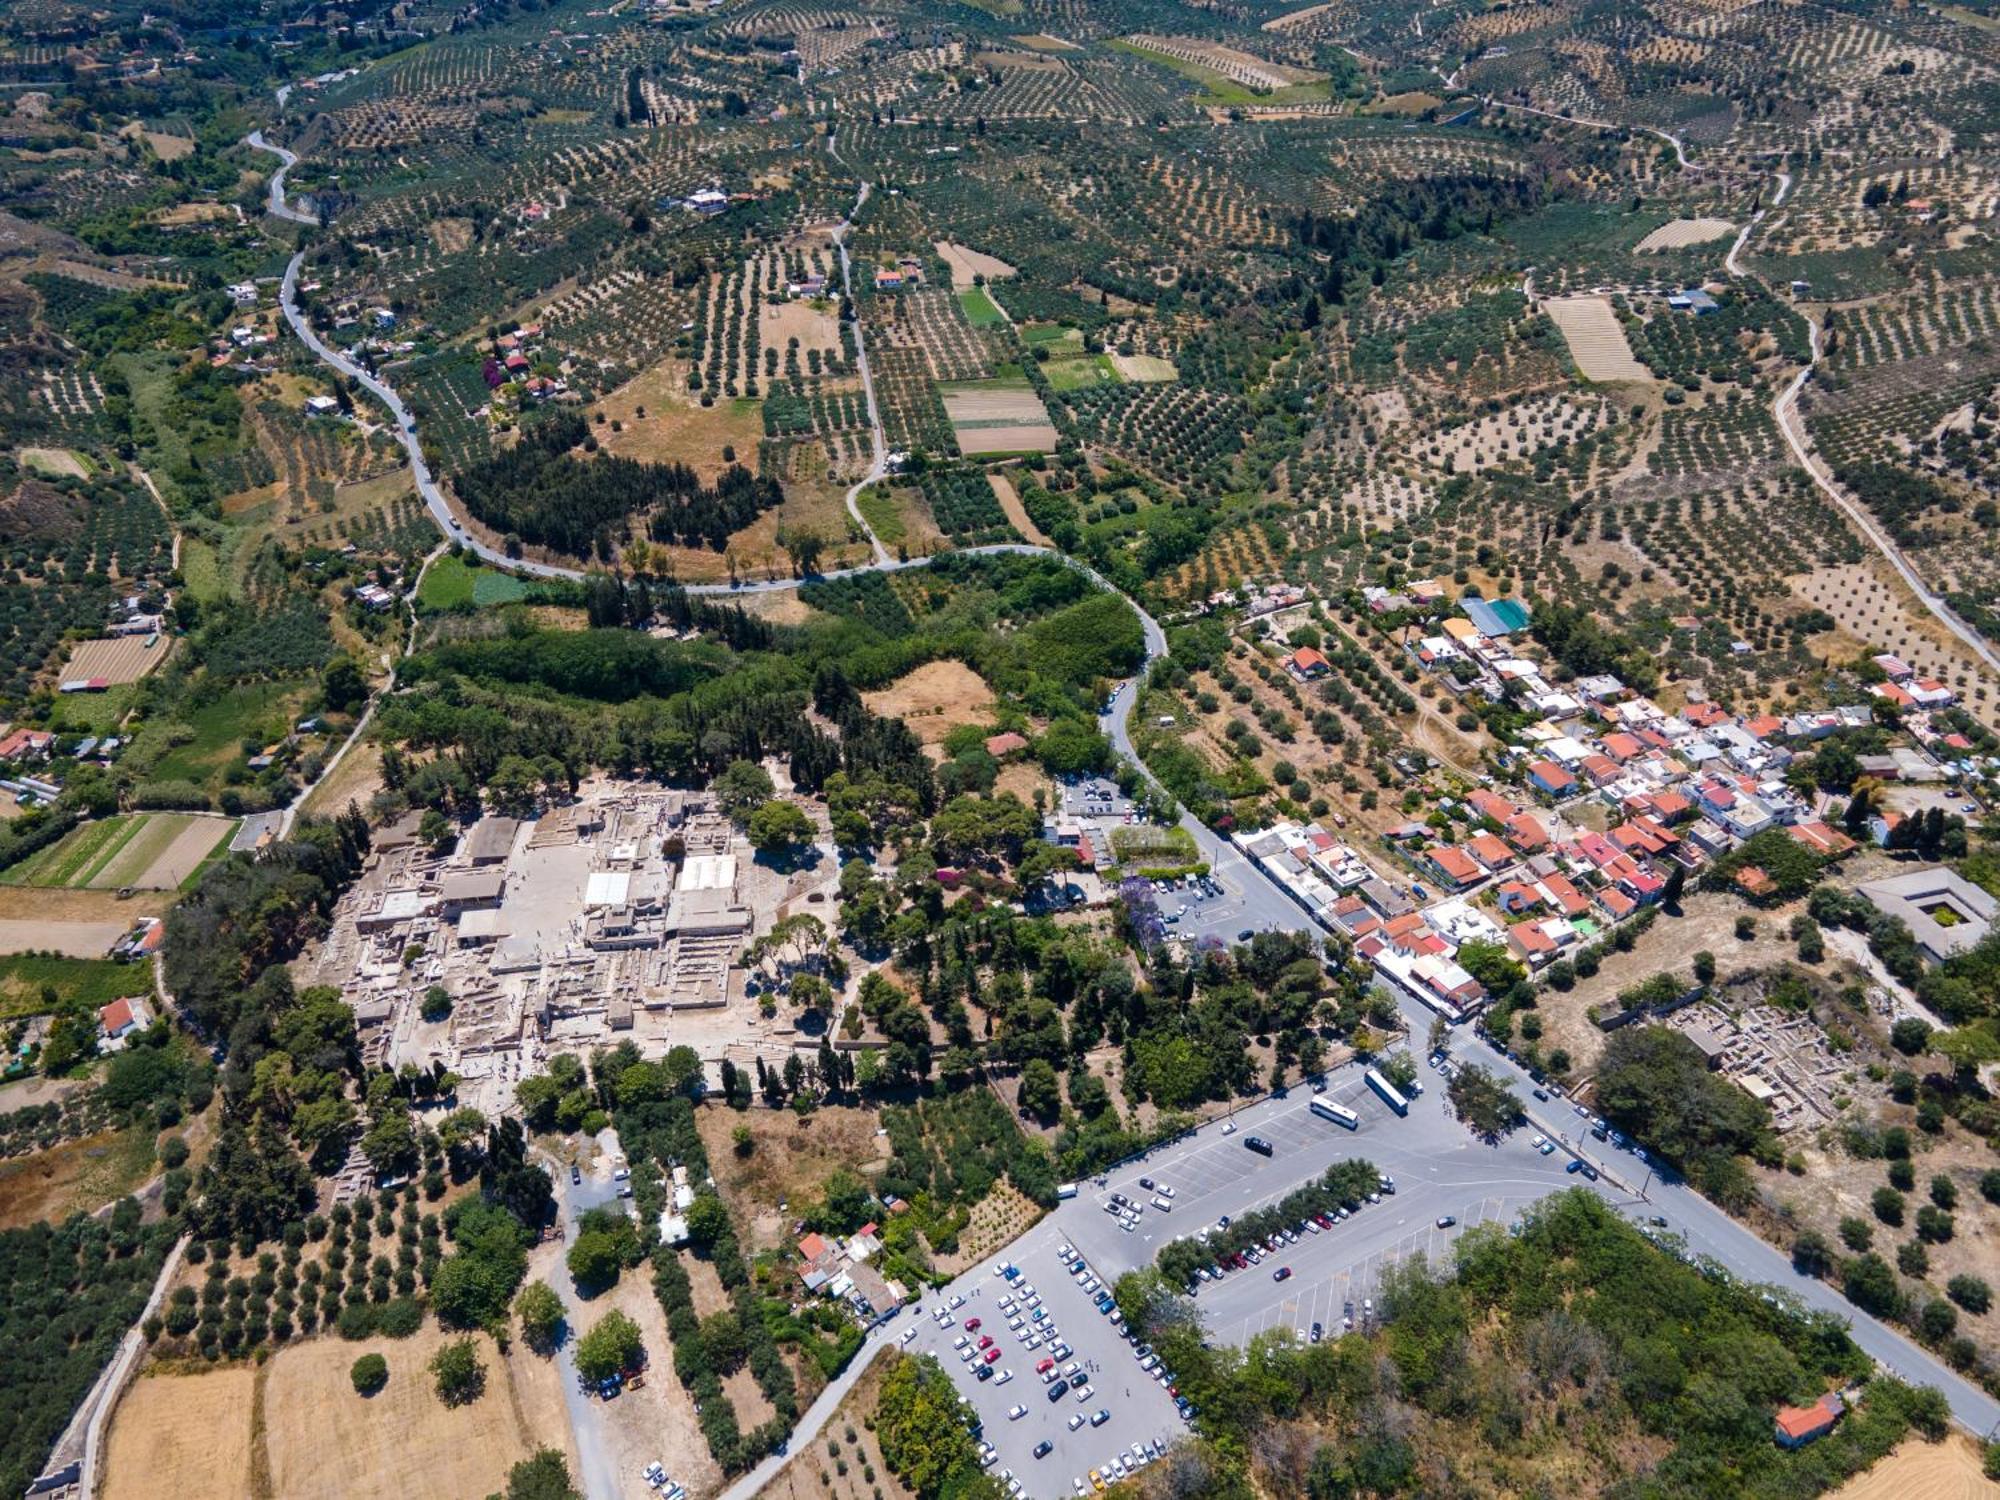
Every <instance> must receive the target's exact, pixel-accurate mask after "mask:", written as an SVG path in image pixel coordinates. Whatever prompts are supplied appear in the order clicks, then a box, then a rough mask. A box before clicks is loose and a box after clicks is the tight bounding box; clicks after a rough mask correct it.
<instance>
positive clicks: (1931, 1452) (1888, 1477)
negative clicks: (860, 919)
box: [766, 1392, 2000, 1500]
mask: <svg viewBox="0 0 2000 1500" xmlns="http://www.w3.org/2000/svg"><path fill="white" fill-rule="evenodd" d="M857 1394H858V1392H857ZM1979 1464H1980V1458H1979V1445H1978V1444H1977V1443H1975V1442H1973V1441H1972V1439H1971V1438H1969V1437H1967V1436H1965V1434H1964V1433H1960V1432H1954V1433H1952V1434H1951V1435H1950V1436H1949V1437H1947V1438H1946V1439H1945V1440H1944V1441H1943V1442H1941V1443H1925V1442H1920V1441H1918V1440H1917V1439H1915V1438H1911V1439H1910V1440H1909V1441H1907V1442H1905V1443H1902V1444H1900V1445H1899V1446H1898V1447H1896V1448H1895V1449H1894V1450H1892V1451H1891V1452H1890V1454H1889V1456H1888V1457H1887V1458H1885V1459H1883V1460H1882V1461H1881V1462H1880V1463H1878V1464H1877V1465H1875V1467H1874V1468H1872V1469H1870V1470H1868V1472H1867V1473H1865V1474H1857V1475H1855V1476H1854V1477H1853V1478H1852V1479H1850V1480H1848V1481H1847V1483H1846V1484H1843V1485H1842V1486H1841V1487H1840V1488H1839V1489H1837V1490H1834V1491H1832V1492H1831V1493H1830V1494H1829V1495H1828V1496H1827V1500H1992V1497H1993V1496H1995V1495H2000V1485H1996V1484H1994V1482H1993V1481H1992V1480H1990V1479H1988V1478H1986V1477H1985V1475H1984V1474H1982V1473H1981V1472H1980V1467H1979ZM766 1493H769V1492H768V1491H767V1492H766Z"/></svg>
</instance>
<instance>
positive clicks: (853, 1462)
mask: <svg viewBox="0 0 2000 1500" xmlns="http://www.w3.org/2000/svg"><path fill="white" fill-rule="evenodd" d="M895 1361H896V1356H895V1355H893V1354H891V1355H886V1356H882V1357H878V1358H877V1359H876V1361H875V1362H874V1363H873V1364H871V1365H870V1366H869V1367H868V1368H867V1369H866V1370H864V1371H862V1373H861V1376H860V1378H859V1379H858V1380H856V1381H855V1383H854V1389H853V1390H851V1391H849V1392H848V1393H847V1399H846V1400H845V1401H843V1402H841V1403H840V1407H839V1409H838V1410H837V1411H835V1412H834V1414H833V1417H832V1419H831V1420H830V1421H829V1422H828V1423H827V1424H826V1426H825V1427H823V1428H822V1429H821V1430H820V1434H819V1436H818V1437H816V1438H814V1439H813V1441H812V1445H811V1446H810V1447H807V1448H801V1449H800V1450H799V1451H798V1452H797V1453H795V1454H794V1455H793V1456H792V1461H791V1462H790V1463H788V1464H786V1465H785V1466H784V1468H782V1469H780V1470H779V1471H778V1472H777V1473H776V1474H775V1475H773V1476H772V1478H771V1482H770V1483H769V1484H767V1485H765V1486H764V1488H763V1491H762V1492H761V1494H760V1495H759V1497H758V1500H874V1495H875V1491H876V1489H877V1488H878V1487H880V1486H882V1485H883V1484H884V1483H887V1484H889V1485H893V1486H894V1488H895V1491H896V1492H897V1493H900V1492H901V1486H900V1485H895V1481H894V1478H893V1476H890V1475H889V1466H888V1465H887V1464H885V1463H884V1462H883V1461H882V1448H881V1445H880V1444H879V1443H877V1442H876V1440H875V1434H874V1433H873V1432H872V1431H871V1430H869V1427H868V1425H867V1420H866V1419H867V1418H868V1417H869V1415H870V1414H872V1413H873V1412H874V1410H875V1403H876V1400H877V1399H878V1398H879V1397H880V1395H881V1392H882V1377H883V1376H884V1375H886V1374H887V1373H888V1372H889V1371H890V1370H891V1369H893V1368H894V1367H895ZM850 1434H852V1435H851V1436H850ZM836 1443H837V1444H839V1450H838V1451H837V1452H836V1451H835V1449H834V1447H833V1445H834V1444H836ZM842 1463H845V1464H846V1466H847V1472H846V1473H844V1474H843V1473H841V1472H840V1466H841V1464H842ZM867 1469H873V1470H874V1471H875V1474H876V1480H875V1482H874V1483H873V1484H871V1483H870V1482H869V1481H868V1480H867V1478H866V1477H865V1474H864V1472H863V1471H864V1470H867Z"/></svg>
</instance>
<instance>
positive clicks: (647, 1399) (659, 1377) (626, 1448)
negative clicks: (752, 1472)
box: [555, 1247, 722, 1496]
mask: <svg viewBox="0 0 2000 1500" xmlns="http://www.w3.org/2000/svg"><path fill="white" fill-rule="evenodd" d="M557 1248H559V1247H557ZM614 1307H615V1308H617V1309H618V1310H619V1311H620V1312H622V1313H624V1314H625V1315H626V1316H627V1317H628V1318H630V1319H631V1320H632V1321H633V1322H635V1323H637V1324H638V1325H639V1334H640V1337H641V1339H642V1340H643V1341H644V1343H645V1346H646V1383H645V1385H644V1386H643V1387H641V1388H640V1389H638V1390H636V1391H635V1390H631V1389H629V1388H628V1389H627V1390H626V1392H625V1394H624V1395H622V1396H620V1397H619V1398H618V1399H617V1400H616V1401H613V1402H611V1403H609V1404H608V1405H607V1406H606V1407H605V1409H604V1426H605V1429H606V1432H607V1434H608V1435H609V1437H610V1439H611V1445H612V1450H613V1456H614V1458H615V1460H616V1466H617V1469H618V1471H619V1472H620V1473H621V1474H638V1473H641V1472H643V1471H644V1469H645V1467H646V1465H647V1464H649V1463H652V1462H654V1461H655V1460H658V1461H659V1462H660V1463H661V1464H663V1465H665V1466H666V1470H667V1472H668V1473H669V1474H671V1475H672V1476H673V1477H674V1478H675V1479H676V1480H678V1481H679V1482H680V1483H682V1484H684V1485H686V1486H687V1487H688V1492H689V1493H690V1494H692V1495H696V1496H704V1495H712V1494H714V1493H715V1492H716V1491H717V1490H719V1489H721V1488H722V1470H721V1468H720V1467H719V1466H718V1465H717V1464H716V1462H715V1459H714V1457H713V1456H712V1455H711V1454H710V1453H709V1451H708V1441H707V1439H705V1438H704V1437H703V1436H702V1435H701V1419H700V1418H699V1417H697V1416H696V1415H695V1410H694V1398H693V1397H692V1396H690V1395H689V1394H688V1392H687V1387H686V1386H684V1385H682V1384H681V1383H680V1380H679V1379H678V1378H677V1377H676V1376H675V1374H674V1346H673V1340H672V1338H671V1337H670V1336H669V1335H668V1333H667V1317H666V1314H665V1313H664V1312H662V1311H661V1310H660V1299H659V1298H657V1297H655V1296H654V1295H653V1282H652V1277H651V1276H650V1275H649V1274H647V1273H646V1272H645V1271H644V1270H643V1269H642V1270H640V1271H635V1272H628V1273H627V1274H626V1275H624V1276H622V1277H620V1278H619V1281H618V1285H617V1286H616V1287H614V1288H612V1289H611V1290H610V1291H609V1292H607V1293H605V1294H604V1295H603V1296H602V1297H600V1298H598V1299H597V1301H596V1302H593V1303H592V1304H591V1312H590V1315H589V1321H592V1322H594V1321H595V1320H596V1319H597V1318H600V1317H602V1316H603V1315H604V1314H605V1313H606V1312H608V1311H610V1309H612V1308H614ZM555 1373H556V1376H557V1378H558V1379H560V1378H561V1371H560V1369H557V1370H556V1372H555ZM555 1399H556V1401H557V1402H558V1403H560V1401H561V1400H562V1396H561V1392H560V1391H558V1392H556V1394H555ZM570 1472H571V1473H572V1474H573V1473H575V1472H576V1470H575V1467H574V1465H572V1467H571V1470H570Z"/></svg>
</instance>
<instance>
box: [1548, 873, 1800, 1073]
mask: <svg viewBox="0 0 2000 1500" xmlns="http://www.w3.org/2000/svg"><path fill="white" fill-rule="evenodd" d="M1689 883H1690V885H1692V883H1693V882H1689ZM1683 910H1684V911H1685V913H1686V914H1685V915H1684V916H1679V917H1672V916H1668V915H1667V914H1666V913H1664V912H1662V913H1661V914H1660V916H1659V917H1658V918H1657V919H1656V920H1655V921H1654V923H1653V925H1652V927H1651V928H1649V929H1648V930H1647V931H1646V933H1645V934H1644V935H1643V936H1642V937H1640V939H1639V941H1638V942H1636V943H1634V944H1633V945H1632V950H1631V952H1629V953H1617V952H1613V953H1611V954H1609V955H1607V956H1606V957H1605V960H1604V963H1603V966H1602V967H1601V968H1599V969H1598V971H1597V972H1596V973H1595V974H1593V975H1591V976H1590V978H1588V979H1579V980H1578V981H1577V982H1576V987H1575V988H1574V989H1572V990H1571V991H1570V992H1569V993H1568V994H1564V993H1563V992H1562V991H1561V990H1555V989H1551V990H1548V991H1546V992H1545V993H1544V994H1543V995H1542V997H1541V1000H1540V1002H1539V1003H1538V1004H1537V1005H1536V1007H1535V1011H1536V1014H1537V1015H1539V1016H1540V1017H1541V1020H1542V1038H1541V1046H1542V1051H1543V1053H1544V1054H1545V1055H1546V1054H1547V1053H1548V1052H1550V1051H1552V1050H1553V1049H1555V1048H1557V1047H1565V1048H1567V1049H1569V1055H1570V1060H1571V1064H1572V1067H1573V1070H1574V1072H1575V1074H1576V1075H1577V1076H1578V1077H1582V1076H1585V1075H1587V1074H1589V1073H1592V1072H1594V1071H1595V1070H1596V1068H1597V1060H1598V1058H1599V1057H1601V1056H1602V1055H1603V1053H1604V1040H1605V1037H1606V1036H1607V1035H1608V1034H1609V1033H1607V1032H1603V1031H1600V1030H1598V1028H1597V1026H1596V1025H1595V1023H1593V1022H1592V1021H1591V1020H1590V1018H1589V1015H1588V1011H1589V1008H1590V1007H1591V1006H1593V1005H1595V1006H1596V1007H1597V1008H1598V1010H1599V1012H1600V1013H1609V1012H1611V1011H1614V1010H1616V1009H1617V1008H1618V1001H1617V997H1618V995H1619V994H1620V992H1622V991H1624V990H1628V989H1630V988H1632V986H1634V985H1636V984H1639V983H1641V982H1643V981H1645V980H1648V979H1651V978H1652V977H1653V976H1654V975H1655V974H1658V973H1660V972H1661V971H1662V970H1672V971H1674V972H1676V973H1679V974H1682V975H1684V976H1689V977H1690V979H1691V977H1692V970H1691V964H1692V962H1693V959H1694V955H1695V954H1697V953H1699V952H1701V951H1703V950H1704V949H1706V950H1707V951H1708V952H1710V953H1713V954H1714V955H1715V966H1716V974H1717V975H1718V977H1720V978H1725V979H1726V978H1727V977H1728V976H1729V975H1731V974H1733V973H1735V972H1737V971H1739V970H1742V969H1754V968H1764V967H1769V966H1771V965H1775V964H1777V963H1779V962H1782V961H1784V960H1787V959H1796V958H1797V956H1798V944H1796V943H1794V942H1793V941H1792V940H1791V938H1790V937H1789V936H1788V935H1787V933H1786V928H1787V927H1789V926H1790V924H1791V920H1792V917H1793V914H1794V913H1796V912H1800V911H1803V910H1805V903H1804V902H1798V903H1795V904H1793V905H1790V906H1780V907H1773V908H1771V909H1769V910H1761V911H1760V910H1758V909H1756V908H1754V907H1751V906H1748V905H1746V904H1745V903H1744V902H1742V901H1740V900H1738V899H1737V898H1736V897H1735V896H1732V895H1728V894H1726V893H1724V892H1721V891H1694V890H1690V891H1689V892H1688V894H1687V896H1686V897H1685V899H1684V901H1683ZM1746 913H1747V914H1749V915H1752V916H1755V917H1756V918H1757V936H1756V937H1755V938H1754V939H1752V940H1751V941H1750V942H1747V943H1745V942H1741V941H1739V940H1738V939H1737V936H1736V919H1737V918H1738V917H1740V916H1743V915H1745V914H1746ZM1820 967H1821V969H1822V970H1827V971H1830V970H1831V969H1832V968H1833V967H1834V963H1833V960H1832V958H1831V957H1829V959H1828V961H1827V963H1825V964H1823V965H1821V966H1820Z"/></svg>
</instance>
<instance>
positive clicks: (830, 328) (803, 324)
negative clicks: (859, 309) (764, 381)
mask: <svg viewBox="0 0 2000 1500" xmlns="http://www.w3.org/2000/svg"><path fill="white" fill-rule="evenodd" d="M757 319H758V331H757V337H758V340H759V342H761V343H762V344H763V345H764V346H765V347H766V348H769V349H776V350H777V351H778V357H779V358H780V359H783V358H784V357H785V350H786V348H787V347H788V346H789V345H790V343H791V341H792V340H793V339H797V340H798V341H799V357H800V358H801V359H803V358H805V352H806V350H808V349H832V350H836V351H837V350H838V349H839V348H840V324H839V323H837V322H836V321H835V320H834V316H833V304H832V303H831V302H828V303H824V304H823V305H821V306H815V305H814V304H813V303H811V302H808V301H806V300H804V299H803V298H801V299H798V300H795V301H791V302H781V303H779V304H777V305H776V306H773V305H771V304H770V303H768V302H767V303H765V304H764V306H763V307H762V309H760V310H759V312H758V314H757Z"/></svg>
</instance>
